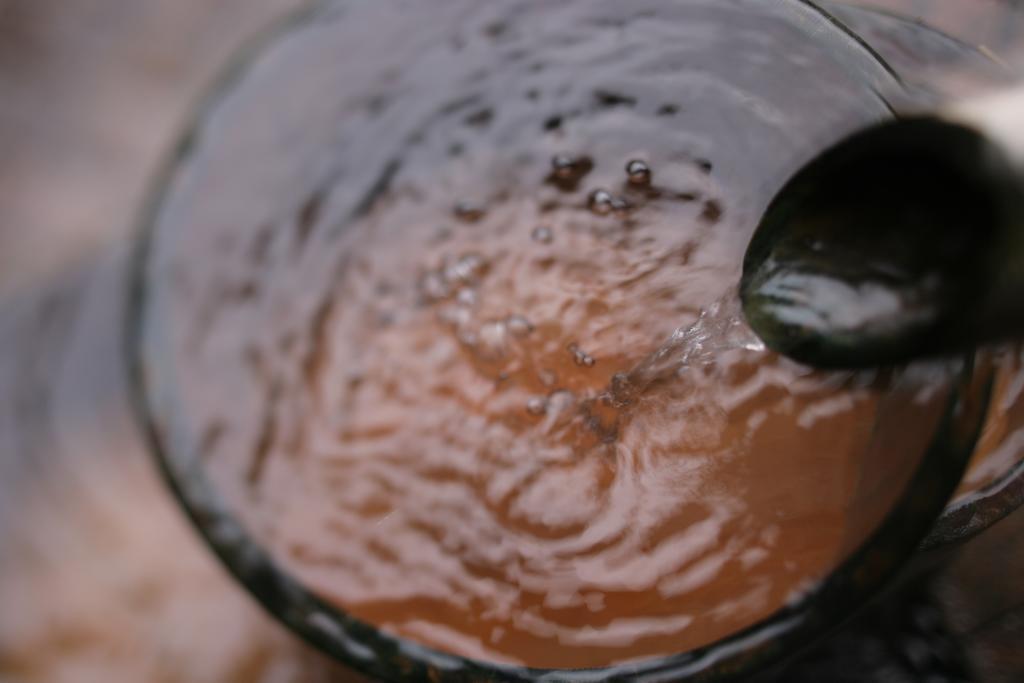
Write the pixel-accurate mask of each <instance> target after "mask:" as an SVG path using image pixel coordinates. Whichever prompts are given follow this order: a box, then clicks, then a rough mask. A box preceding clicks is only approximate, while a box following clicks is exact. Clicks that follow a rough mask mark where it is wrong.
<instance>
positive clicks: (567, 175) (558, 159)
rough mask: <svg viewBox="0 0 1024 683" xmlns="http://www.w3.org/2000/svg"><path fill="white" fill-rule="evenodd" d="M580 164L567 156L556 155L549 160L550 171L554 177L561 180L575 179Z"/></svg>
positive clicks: (574, 158)
mask: <svg viewBox="0 0 1024 683" xmlns="http://www.w3.org/2000/svg"><path fill="white" fill-rule="evenodd" d="M580 167H581V162H580V160H579V159H577V158H576V157H572V156H569V155H568V154H556V155H555V156H554V157H553V158H552V159H551V170H552V172H553V173H554V174H555V176H556V177H558V178H562V179H563V180H569V179H571V178H576V177H578V175H579V171H580Z"/></svg>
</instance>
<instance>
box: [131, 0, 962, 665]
mask: <svg viewBox="0 0 1024 683" xmlns="http://www.w3.org/2000/svg"><path fill="white" fill-rule="evenodd" d="M786 7H789V5H788V4H787V3H778V4H768V3H765V4H764V5H763V6H761V5H758V6H755V5H751V4H748V3H741V2H713V3H712V2H703V1H693V2H679V3H664V2H638V3H631V4H630V5H629V6H628V7H626V6H624V5H623V4H622V3H612V2H598V3H594V2H569V3H562V4H559V5H558V6H557V7H555V6H552V5H549V4H546V3H537V2H523V3H515V4H513V5H509V7H508V8H506V7H502V8H500V11H499V8H497V7H487V8H483V7H480V6H479V4H478V3H469V2H466V3H459V2H453V3H447V4H446V5H445V6H444V7H440V8H435V9H436V12H437V13H439V14H440V15H441V16H432V17H431V21H430V22H425V23H424V22H419V21H418V20H417V17H418V13H417V12H416V11H414V10H410V11H408V12H407V13H404V14H396V13H394V12H393V8H390V6H389V5H386V4H385V5H383V6H377V7H374V8H368V9H367V8H364V9H363V10H362V11H361V12H362V13H361V14H356V15H355V16H352V15H351V14H349V15H345V16H344V18H342V17H341V16H337V17H334V16H333V15H328V16H327V17H326V18H324V19H322V20H321V21H320V22H318V23H317V24H315V25H314V26H312V27H307V28H300V29H298V30H296V31H295V33H293V35H292V37H291V38H290V39H289V40H286V41H283V42H282V43H280V44H278V46H277V47H276V48H274V49H271V50H269V51H267V52H266V54H265V55H264V57H263V58H262V59H260V60H259V61H258V63H257V65H256V67H255V68H254V69H253V70H252V71H251V72H249V73H248V74H247V75H246V76H244V77H243V78H242V79H241V81H240V82H239V84H238V85H237V86H236V87H235V89H234V90H232V91H230V92H229V93H228V94H227V95H226V96H225V97H224V99H223V100H221V101H220V103H219V104H218V105H217V106H216V107H215V108H214V109H213V110H212V111H211V113H210V116H209V118H208V119H207V121H206V122H205V123H204V125H203V126H202V129H201V130H200V131H199V133H198V134H197V136H196V138H195V139H196V140H198V141H200V144H198V145H196V146H194V147H193V148H192V150H191V152H190V155H189V156H188V157H187V158H186V160H185V161H184V163H182V164H181V165H180V166H179V167H178V168H177V169H176V171H175V174H174V176H173V177H172V179H171V181H172V184H171V191H170V193H169V195H168V197H166V198H165V202H164V204H163V210H162V212H161V214H160V218H159V220H158V224H157V233H156V238H155V240H154V242H153V245H152V251H151V258H152V261H151V266H152V267H151V269H150V270H149V273H148V275H147V283H148V286H149V291H148V298H147V306H148V307H147V309H146V310H147V317H146V320H145V326H144V330H143V331H144V338H143V342H144V347H143V348H144V358H145V361H146V371H147V378H148V379H147V381H148V387H149V390H150V392H151V393H150V402H151V407H152V408H153V409H154V411H155V414H156V417H157V421H158V423H159V425H160V429H161V434H162V439H163V440H164V442H165V445H168V446H169V447H170V449H171V451H172V452H173V455H174V457H173V458H172V463H171V465H172V469H174V470H175V471H176V472H178V473H179V475H180V476H181V477H183V478H187V479H189V480H191V481H198V480H197V479H196V476H197V472H200V473H201V477H202V480H203V481H208V482H209V484H210V485H212V486H213V487H214V490H216V492H217V494H218V496H219V497H220V498H222V500H223V505H225V506H227V508H228V509H229V510H230V511H231V512H232V513H233V514H235V515H237V517H238V518H239V519H240V520H241V521H242V522H243V523H244V525H245V527H246V528H247V530H248V531H249V532H250V533H251V534H252V535H253V536H254V538H256V539H257V540H258V541H259V542H260V543H261V544H262V545H264V547H266V548H267V549H269V550H270V552H271V553H272V555H273V556H274V558H275V560H277V561H278V562H279V563H280V564H281V565H282V566H283V567H285V568H286V569H287V570H289V571H290V572H292V573H293V574H294V575H295V576H297V577H299V578H300V579H301V580H302V581H303V582H304V583H305V584H306V585H307V586H309V587H310V588H311V589H312V590H314V591H315V592H316V593H318V594H320V595H321V596H323V597H325V598H326V599H328V600H329V601H330V602H332V603H333V604H335V605H336V606H337V607H338V608H339V609H343V610H344V611H346V612H349V613H351V614H353V615H355V616H356V617H358V618H360V619H363V620H365V621H368V622H370V623H372V624H375V625H377V626H380V627H381V628H383V629H385V630H386V631H388V632H390V633H393V634H398V635H402V636H405V637H408V638H410V639H412V640H415V641H418V642H421V643H425V644H428V645H432V646H435V647H437V648H440V649H443V650H446V651H450V652H455V653H458V654H462V655H466V656H470V657H476V658H480V659H485V660H496V661H502V662H519V663H525V664H529V665H533V666H541V667H581V666H601V665H606V664H610V663H613V662H621V661H628V660H633V659H637V658H642V657H650V656H657V655H665V654H670V653H674V652H679V651H682V650H686V649H690V648H694V647H698V646H701V645H705V644H708V643H710V642H712V641H714V640H716V639H718V638H721V637H723V636H726V635H729V634H731V633H733V632H735V631H737V630H738V629H741V628H743V627H746V626H748V625H750V624H752V623H754V622H756V621H758V620H759V619H761V618H763V617H765V616H767V615H769V614H770V613H772V612H774V611H776V610H778V609H779V608H780V607H782V606H783V605H785V604H787V603H788V602H790V601H792V600H794V599H796V598H798V597H799V596H800V595H801V594H802V593H803V592H804V591H805V590H806V589H807V588H808V587H810V586H812V585H814V583H815V582H816V581H818V580H820V579H821V578H822V577H823V576H824V575H825V574H827V573H828V572H829V571H830V570H831V569H832V568H834V567H835V566H836V564H837V563H838V562H839V561H841V560H842V559H843V558H844V557H846V556H847V554H848V553H849V551H850V550H851V549H852V548H854V547H856V546H857V545H859V544H860V543H861V542H862V541H863V540H864V539H865V537H866V535H867V534H868V533H869V532H870V530H871V529H873V528H874V526H875V524H876V523H877V521H878V520H879V519H880V518H881V516H882V515H884V513H885V512H886V511H887V510H888V509H889V506H890V505H891V502H892V500H893V499H894V497H895V496H896V495H898V494H899V492H900V490H901V487H902V484H903V482H905V481H906V478H907V476H908V475H909V473H910V471H911V470H912V468H913V467H914V465H915V464H916V462H917V456H918V455H919V454H920V453H921V452H922V451H923V448H924V445H925V443H926V442H927V440H928V437H929V436H930V432H931V430H932V429H933V427H934V425H935V423H936V420H937V417H938V413H939V411H940V410H941V408H942V405H943V400H944V398H945V395H946V392H945V382H944V378H945V377H946V376H947V371H946V370H945V369H944V368H942V367H919V368H912V369H910V370H906V371H897V372H889V373H863V374H820V373H815V372H811V371H809V370H807V369H805V368H802V367H800V366H798V365H795V364H793V363H790V362H788V361H785V360H783V359H781V358H779V357H777V356H774V355H772V354H770V353H768V352H765V351H764V350H763V349H762V348H761V347H760V345H759V344H758V343H757V341H756V339H754V338H753V337H752V335H751V334H750V333H749V331H748V330H746V329H745V326H744V324H743V323H742V321H741V320H740V319H739V317H738V313H737V308H736V303H735V293H734V287H735V283H736V282H737V281H738V277H739V267H740V259H741V257H742V254H743V251H744V249H745V246H746V243H747V241H748V240H749V236H750V233H751V231H752V229H753V226H754V224H755V223H756V219H757V217H758V216H759V215H760V212H761V210H762V209H763V208H764V205H765V203H766V202H767V201H768V199H769V198H770V197H771V195H772V193H773V191H774V189H776V183H775V182H774V181H772V180H771V179H778V180H779V181H781V179H783V178H784V177H785V176H786V175H787V174H788V173H789V172H790V171H792V169H794V168H795V167H796V166H797V165H798V164H799V163H800V162H802V161H803V160H804V159H805V158H806V157H807V156H809V155H810V154H812V153H813V152H814V151H816V150H817V149H818V148H820V146H821V145H822V144H825V143H827V142H829V141H831V140H833V139H835V138H836V137H839V136H841V135H842V134H843V133H844V132H846V131H848V130H850V129H851V128H853V127H855V126H857V125H863V124H864V123H866V122H867V121H870V120H875V119H877V118H879V117H882V116H885V115H886V113H887V110H886V106H885V105H884V103H883V102H882V100H881V99H880V98H879V96H878V92H877V90H878V88H880V87H882V86H881V85H880V83H881V82H882V81H884V77H879V76H878V74H874V75H871V70H870V69H867V70H865V69H866V67H864V68H862V67H863V58H864V54H863V53H859V52H858V53H857V55H859V56H857V55H854V56H851V54H852V53H853V52H857V51H858V50H859V48H857V47H855V46H853V45H852V44H847V43H843V42H842V39H841V38H840V37H837V36H836V35H832V34H828V30H830V29H827V27H826V26H825V25H824V24H822V25H820V26H818V25H817V24H814V23H813V22H812V23H811V25H814V26H818V28H819V29H821V30H822V31H825V33H821V32H820V31H819V33H817V34H815V35H817V38H813V39H812V38H810V37H809V36H810V34H808V33H806V32H804V30H803V29H801V28H798V24H795V23H793V22H792V21H790V19H789V18H788V17H790V16H791V15H790V14H788V13H787V12H786V11H784V8H786ZM792 7H798V5H793V6H792ZM799 7H804V6H803V5H799ZM509 8H511V9H509ZM523 10H528V11H523ZM801 11H803V10H801ZM807 16H809V15H806V16H804V19H807ZM804 19H802V20H801V21H804ZM799 25H800V26H807V25H808V24H806V23H802V24H799ZM414 26H415V27H416V30H415V31H413V30H412V27H414ZM368 27H369V28H368ZM371 29H372V30H371ZM830 35H831V38H829V36H830ZM398 37H401V39H398ZM836 41H838V42H836ZM381 45H387V46H388V49H387V50H383V49H381V47H380V46H381ZM844 51H845V52H844ZM853 64H860V65H861V66H858V67H856V68H855V67H854V66H852V65H853ZM879 79H881V80H879ZM268 93H273V96H270V97H268ZM295 102H302V103H304V104H305V103H308V105H309V106H303V107H302V108H301V109H300V108H296V107H295V106H294V103H295Z"/></svg>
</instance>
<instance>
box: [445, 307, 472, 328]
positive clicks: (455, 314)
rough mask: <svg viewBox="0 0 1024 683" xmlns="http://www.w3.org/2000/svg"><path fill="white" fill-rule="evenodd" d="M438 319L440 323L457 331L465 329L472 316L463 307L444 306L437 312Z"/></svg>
mask: <svg viewBox="0 0 1024 683" xmlns="http://www.w3.org/2000/svg"><path fill="white" fill-rule="evenodd" d="M438 318H439V319H440V320H441V322H442V323H445V324H447V325H450V326H451V327H454V328H455V329H457V330H459V329H464V328H466V327H467V326H468V325H469V323H470V322H472V320H473V314H472V313H471V312H470V310H469V309H468V308H465V307H463V306H446V307H445V308H443V309H442V310H441V311H438Z"/></svg>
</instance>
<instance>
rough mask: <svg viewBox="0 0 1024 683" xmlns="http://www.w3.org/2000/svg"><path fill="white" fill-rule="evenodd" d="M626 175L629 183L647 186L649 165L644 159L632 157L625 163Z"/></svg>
mask: <svg viewBox="0 0 1024 683" xmlns="http://www.w3.org/2000/svg"><path fill="white" fill-rule="evenodd" d="M626 175H627V176H629V184H630V185H637V186H647V185H650V184H651V167H650V166H648V165H647V162H646V161H642V160H640V159H633V160H632V161H630V162H629V163H628V164H626Z"/></svg>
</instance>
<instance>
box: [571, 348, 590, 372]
mask: <svg viewBox="0 0 1024 683" xmlns="http://www.w3.org/2000/svg"><path fill="white" fill-rule="evenodd" d="M569 353H571V354H572V360H573V362H574V363H576V365H578V366H580V367H581V368H592V367H594V364H595V363H596V362H597V361H596V360H594V357H593V356H591V355H590V354H589V353H587V352H586V351H584V350H583V349H581V348H580V347H579V346H577V345H576V344H569Z"/></svg>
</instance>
